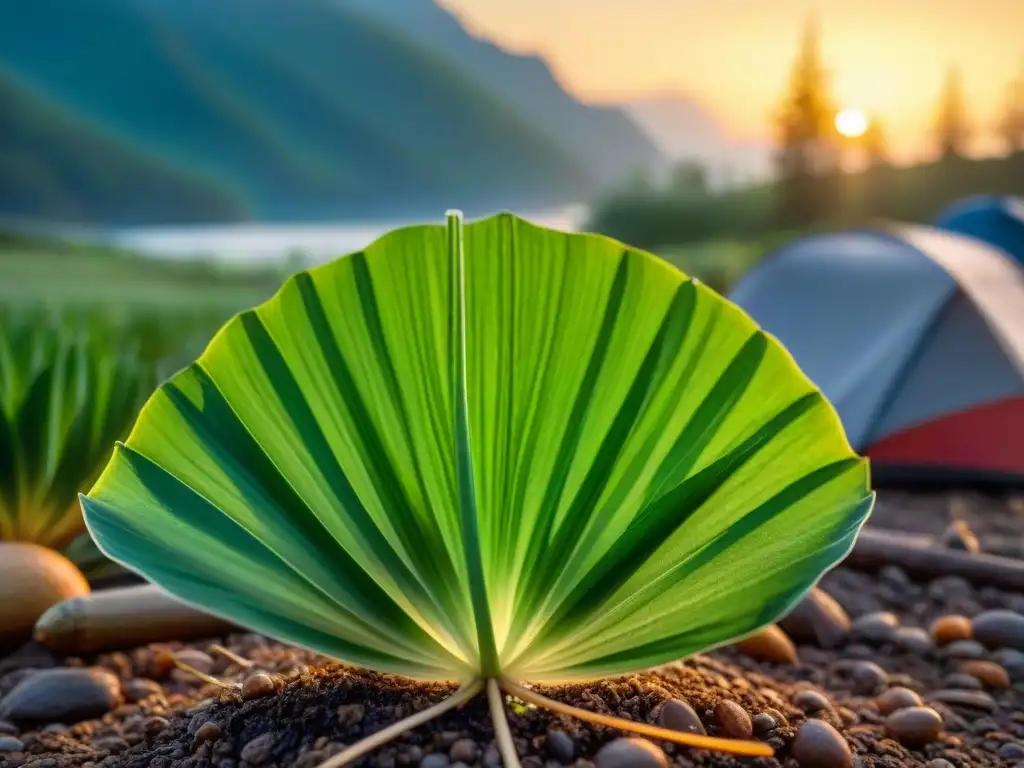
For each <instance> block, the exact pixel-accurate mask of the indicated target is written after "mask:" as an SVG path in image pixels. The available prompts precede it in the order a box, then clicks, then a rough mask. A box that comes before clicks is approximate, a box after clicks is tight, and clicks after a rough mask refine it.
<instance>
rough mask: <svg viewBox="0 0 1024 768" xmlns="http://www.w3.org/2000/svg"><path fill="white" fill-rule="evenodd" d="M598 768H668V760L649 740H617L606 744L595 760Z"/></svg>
mask: <svg viewBox="0 0 1024 768" xmlns="http://www.w3.org/2000/svg"><path fill="white" fill-rule="evenodd" d="M594 763H595V764H596V766H597V768H668V758H667V757H665V753H664V752H663V751H662V750H661V748H660V747H657V746H656V745H654V744H652V743H651V742H649V741H648V740H647V739H637V738H628V739H616V740H615V741H610V742H608V743H607V744H605V745H604V746H603V747H601V749H600V750H599V751H598V753H597V756H596V757H595V758H594Z"/></svg>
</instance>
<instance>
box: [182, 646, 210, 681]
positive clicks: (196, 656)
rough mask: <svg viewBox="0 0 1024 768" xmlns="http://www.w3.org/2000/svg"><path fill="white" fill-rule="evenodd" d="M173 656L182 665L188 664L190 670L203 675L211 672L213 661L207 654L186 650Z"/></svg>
mask: <svg viewBox="0 0 1024 768" xmlns="http://www.w3.org/2000/svg"><path fill="white" fill-rule="evenodd" d="M174 656H175V657H176V658H177V659H178V661H180V662H181V663H182V664H188V665H189V666H190V667H192V669H194V670H196V671H197V672H202V673H203V674H204V675H208V674H210V672H212V671H213V659H212V658H211V657H210V654H208V653H203V652H202V651H200V650H197V649H195V648H186V649H185V650H183V651H178V652H177V653H175V654H174Z"/></svg>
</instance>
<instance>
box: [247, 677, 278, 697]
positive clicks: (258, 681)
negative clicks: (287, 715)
mask: <svg viewBox="0 0 1024 768" xmlns="http://www.w3.org/2000/svg"><path fill="white" fill-rule="evenodd" d="M276 689H277V686H275V685H274V678H272V677H271V676H270V675H268V674H267V673H265V672H257V673H256V674H255V675H250V676H249V677H247V678H246V679H245V682H244V683H242V698H243V699H245V700H246V701H248V700H249V699H258V698H260V697H261V696H269V695H270V694H272V693H273V692H274V691H275V690H276Z"/></svg>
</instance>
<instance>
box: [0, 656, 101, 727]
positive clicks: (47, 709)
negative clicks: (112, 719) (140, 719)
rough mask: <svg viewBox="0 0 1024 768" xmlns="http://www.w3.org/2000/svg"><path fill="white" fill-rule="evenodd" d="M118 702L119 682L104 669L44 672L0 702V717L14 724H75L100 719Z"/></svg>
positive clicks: (60, 669)
mask: <svg viewBox="0 0 1024 768" xmlns="http://www.w3.org/2000/svg"><path fill="white" fill-rule="evenodd" d="M120 703H121V684H120V681H119V680H118V679H117V678H116V677H115V676H114V675H113V674H112V673H111V672H109V671H107V670H105V669H102V668H100V667H93V668H90V669H76V668H55V669H44V670H41V671H39V672H37V673H36V674H34V675H32V676H31V677H28V678H26V679H24V680H23V681H22V682H20V683H18V685H16V686H15V687H14V690H12V691H11V692H10V693H8V694H7V695H6V696H5V697H4V698H3V699H2V700H0V717H2V718H5V719H7V720H13V721H14V722H48V723H52V722H62V723H77V722H79V721H80V720H90V719H92V718H97V717H101V716H102V715H105V714H106V713H107V712H109V711H110V710H112V709H114V707H116V706H118V705H119V704H120Z"/></svg>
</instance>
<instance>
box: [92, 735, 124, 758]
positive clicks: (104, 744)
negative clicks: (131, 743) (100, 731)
mask: <svg viewBox="0 0 1024 768" xmlns="http://www.w3.org/2000/svg"><path fill="white" fill-rule="evenodd" d="M92 745H93V746H94V747H96V749H105V750H106V751H107V752H112V753H114V754H117V753H118V752H124V751H125V750H126V749H128V742H127V741H125V740H124V739H122V738H121V737H120V736H104V737H102V738H99V739H93V742H92Z"/></svg>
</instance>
